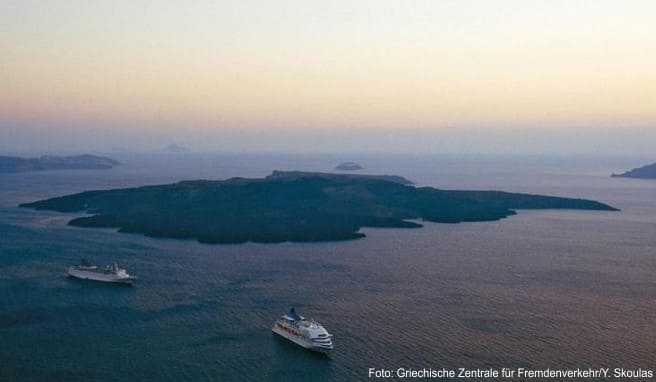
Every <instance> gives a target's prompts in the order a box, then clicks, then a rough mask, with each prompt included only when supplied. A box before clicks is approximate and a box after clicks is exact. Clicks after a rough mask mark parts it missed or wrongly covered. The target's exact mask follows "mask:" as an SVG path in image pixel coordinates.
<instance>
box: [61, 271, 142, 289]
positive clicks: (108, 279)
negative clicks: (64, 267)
mask: <svg viewBox="0 0 656 382" xmlns="http://www.w3.org/2000/svg"><path fill="white" fill-rule="evenodd" d="M67 273H68V276H70V277H73V278H76V279H79V280H91V281H99V282H104V283H113V284H123V285H132V283H133V282H134V278H133V277H120V276H117V275H115V274H111V273H107V274H104V273H98V272H87V271H82V270H78V269H72V268H71V269H69V270H68V272H67Z"/></svg>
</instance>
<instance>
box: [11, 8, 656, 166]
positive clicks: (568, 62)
mask: <svg viewBox="0 0 656 382" xmlns="http://www.w3.org/2000/svg"><path fill="white" fill-rule="evenodd" d="M655 15H656V2H654V1H651V0H645V1H637V0H635V1H631V0H627V1H619V0H617V1H608V0H597V1H576V0H568V1H561V0H546V1H531V0H523V1H518V0H505V1H485V0H481V1H468V0H459V1H450V0H443V1H438V0H427V1H412V0H404V1H391V0H360V1H328V0H322V1H315V0H302V1H301V0H299V1H285V0H280V1H252V0H240V1H204V0H196V1H193V2H182V1H166V0H159V1H141V0H130V1H127V0H126V1H121V0H114V1H100V0H96V1H89V0H86V1H77V0H69V1H47V2H44V1H31V0H4V1H2V2H0V152H20V151H35V152H37V151H44V152H45V151H47V152H53V151H57V150H85V149H89V150H95V151H98V150H101V151H102V150H155V149H157V148H159V147H162V146H164V145H167V144H169V143H171V142H176V143H179V144H183V145H187V146H189V147H191V148H193V149H194V150H200V151H212V150H229V151H303V152H314V151H326V152H330V151H340V150H346V151H378V152H388V151H389V152H431V153H436V152H449V153H454V152H455V153H458V152H467V153H469V152H471V153H490V152H491V153H497V152H498V153H540V154H542V153H600V154H604V153H608V154H618V155H620V154H627V153H630V154H633V153H640V154H650V153H651V151H652V147H651V146H650V145H648V144H647V143H648V142H655V141H656V70H654V68H656V26H654V18H655V17H656V16H655Z"/></svg>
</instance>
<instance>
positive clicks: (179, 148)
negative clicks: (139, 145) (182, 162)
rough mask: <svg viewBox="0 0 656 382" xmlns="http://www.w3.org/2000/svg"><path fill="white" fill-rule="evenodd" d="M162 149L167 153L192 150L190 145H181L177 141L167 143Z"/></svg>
mask: <svg viewBox="0 0 656 382" xmlns="http://www.w3.org/2000/svg"><path fill="white" fill-rule="evenodd" d="M162 151H163V152H166V153H175V154H181V153H188V152H190V151H191V150H190V149H189V147H186V146H181V145H178V144H176V143H171V144H170V145H167V146H166V147H164V148H162Z"/></svg>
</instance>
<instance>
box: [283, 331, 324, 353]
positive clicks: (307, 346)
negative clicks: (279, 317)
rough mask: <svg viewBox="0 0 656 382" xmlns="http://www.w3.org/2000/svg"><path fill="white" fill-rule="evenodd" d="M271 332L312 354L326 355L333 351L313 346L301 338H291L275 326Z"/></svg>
mask: <svg viewBox="0 0 656 382" xmlns="http://www.w3.org/2000/svg"><path fill="white" fill-rule="evenodd" d="M271 331H273V332H274V333H275V334H277V335H279V336H280V337H283V338H284V339H286V340H289V341H291V342H293V343H295V344H296V345H299V346H301V347H303V348H305V349H308V350H310V351H313V352H317V353H324V354H327V353H330V352H331V351H332V350H333V348H332V347H323V346H317V345H315V344H313V343H312V342H310V341H307V340H306V339H304V338H302V337H297V336H292V335H291V334H289V333H287V332H286V331H284V330H282V329H280V328H278V327H277V326H274V327H273V328H272V329H271Z"/></svg>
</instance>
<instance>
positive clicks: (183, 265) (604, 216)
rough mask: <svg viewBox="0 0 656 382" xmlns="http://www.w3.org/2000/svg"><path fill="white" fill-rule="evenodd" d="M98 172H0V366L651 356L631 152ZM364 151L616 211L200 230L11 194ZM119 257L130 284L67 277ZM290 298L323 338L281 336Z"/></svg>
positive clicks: (298, 365) (507, 363)
mask: <svg viewBox="0 0 656 382" xmlns="http://www.w3.org/2000/svg"><path fill="white" fill-rule="evenodd" d="M121 159H122V160H123V161H125V165H124V166H121V167H118V168H116V169H114V170H110V171H56V172H41V173H26V174H0V380H2V381H12V380H18V381H64V380H65V381H135V380H138V381H246V380H253V381H261V380H274V381H278V380H280V381H308V380H316V381H344V380H364V379H366V376H367V369H368V368H369V367H385V368H397V367H408V368H409V367H416V368H421V367H433V368H441V367H446V368H456V367H460V366H463V367H471V368H476V367H511V366H523V367H533V368H538V367H551V368H569V367H585V368H587V367H624V368H637V367H642V368H649V367H651V368H653V367H654V364H655V363H656V352H655V350H656V331H654V330H653V328H654V322H656V276H655V275H656V235H654V233H656V181H654V182H650V181H639V180H628V179H611V178H609V177H608V174H609V173H610V172H617V171H619V170H622V169H624V168H626V167H634V166H637V165H639V164H642V163H643V162H642V161H643V159H639V158H635V159H631V158H628V159H617V158H615V159H614V158H606V159H604V158H573V159H572V158H570V159H562V158H561V159H558V158H537V157H535V158H530V157H478V158H475V157H452V156H432V157H428V156H427V157H398V156H397V157H376V156H370V157H361V158H353V157H348V158H343V157H331V156H320V155H316V156H291V155H290V156H285V155H259V156H258V155H242V156H239V155H183V156H175V155H173V156H131V157H124V158H121ZM353 159H355V160H358V161H360V162H362V163H363V164H364V165H365V166H366V167H367V168H368V172H371V173H389V174H397V175H402V176H406V177H408V178H410V179H413V180H415V181H417V182H418V183H419V184H423V185H431V186H437V187H443V188H458V189H502V190H508V191H521V192H535V193H544V194H551V195H562V196H573V197H585V198H592V199H597V200H600V201H603V202H606V203H610V204H612V205H614V206H616V207H619V208H621V209H622V210H623V211H622V212H620V213H611V212H573V211H542V212H535V211H532V212H529V211H525V212H521V213H520V214H519V215H518V216H515V217H512V218H510V219H506V220H503V221H500V222H493V223H469V224H458V225H446V224H427V225H426V227H425V228H423V229H418V230H398V229H366V230H364V232H365V233H366V234H367V238H365V239H363V240H356V241H349V242H336V243H312V244H292V243H284V244H267V245H264V244H243V245H203V244H199V243H196V242H193V241H178V240H167V239H150V238H145V237H142V236H139V235H129V234H119V233H116V232H114V231H112V230H93V229H81V228H72V227H68V226H66V225H65V223H66V222H67V221H68V219H69V218H70V215H64V214H58V213H52V212H43V211H31V210H24V209H19V208H16V205H17V204H19V203H21V202H28V201H33V200H36V199H40V198H45V197H52V196H57V195H65V194H69V193H73V192H79V191H83V190H89V189H106V188H115V187H126V186H138V185H144V184H158V183H168V182H174V181H178V180H183V179H196V178H212V179H218V178H226V177H231V176H263V175H266V174H268V173H269V172H270V171H271V170H273V169H301V170H330V169H331V168H332V167H333V166H334V165H335V164H336V163H338V162H340V161H344V160H353ZM82 257H85V258H89V259H90V260H92V261H95V262H98V263H103V264H105V263H110V262H112V261H118V262H120V263H121V264H123V265H125V266H126V267H127V268H128V269H129V270H130V271H131V272H133V273H135V274H136V275H138V276H139V283H138V285H137V286H136V287H134V288H129V287H114V286H107V285H96V284H89V283H83V282H76V281H73V280H70V279H67V278H66V277H64V270H65V268H66V267H67V266H69V265H72V264H75V263H77V262H78V261H79V259H80V258H82ZM291 305H294V306H296V307H297V309H298V310H300V311H301V312H302V313H304V314H305V315H307V316H312V317H315V318H317V319H318V320H319V321H321V322H322V323H323V324H324V325H325V326H326V327H327V328H328V329H329V330H330V331H331V332H332V333H333V334H334V335H335V341H336V345H337V351H336V352H335V354H333V355H332V356H330V357H322V356H316V355H314V354H311V353H308V352H306V351H303V350H302V349H300V348H297V347H295V346H293V345H290V344H288V343H286V342H284V341H281V340H279V339H277V338H276V337H274V336H273V335H272V334H271V332H270V327H271V325H272V323H273V321H274V320H275V319H276V318H277V317H278V316H279V315H280V314H281V313H283V312H284V311H286V310H287V309H288V307H289V306H291Z"/></svg>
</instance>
